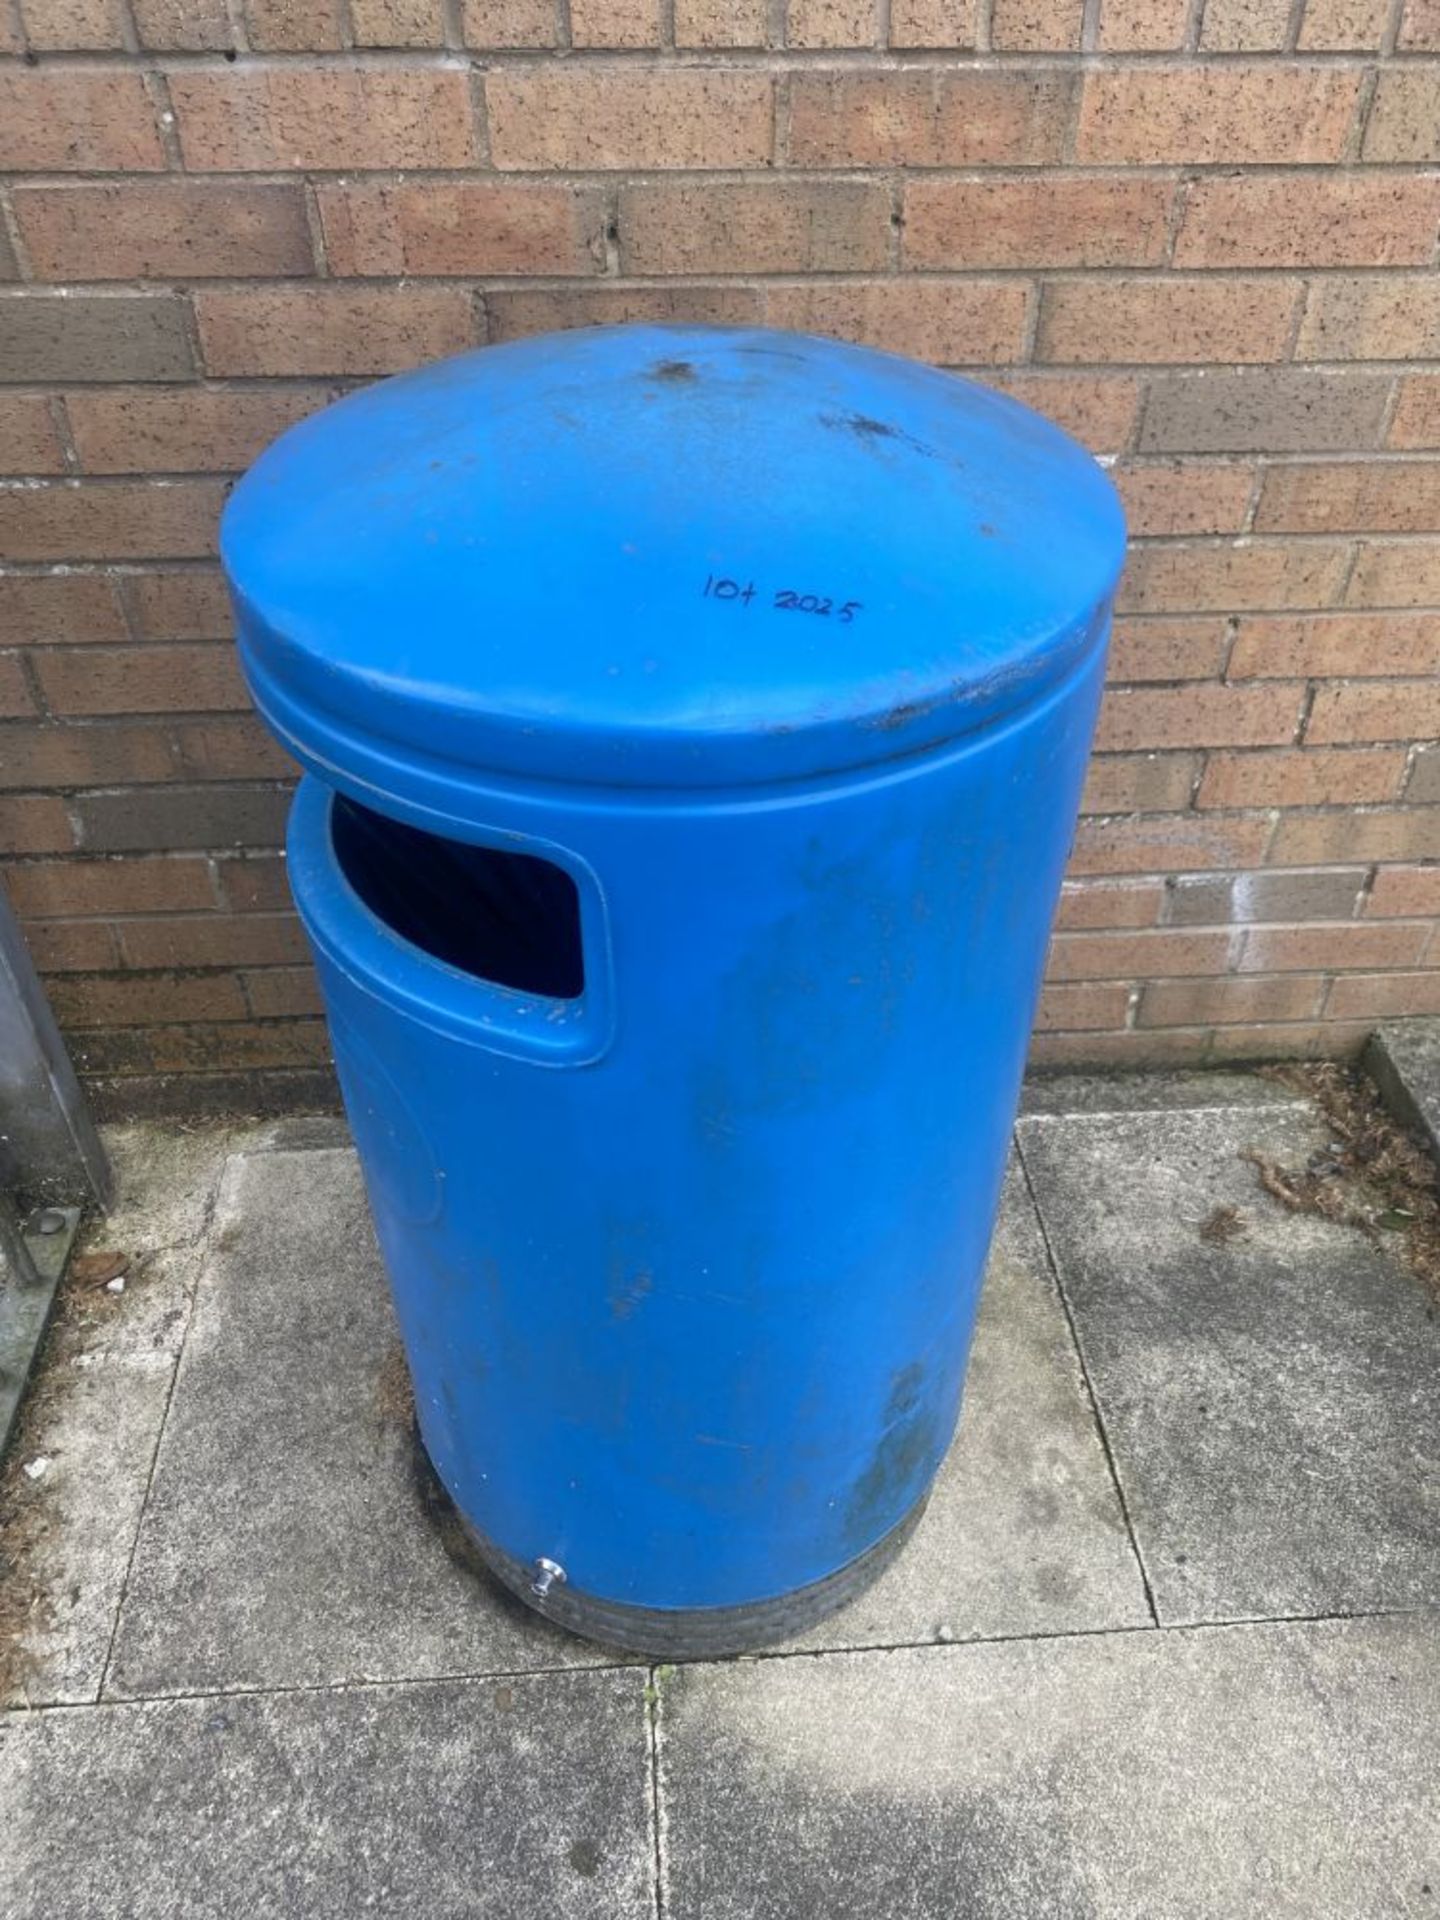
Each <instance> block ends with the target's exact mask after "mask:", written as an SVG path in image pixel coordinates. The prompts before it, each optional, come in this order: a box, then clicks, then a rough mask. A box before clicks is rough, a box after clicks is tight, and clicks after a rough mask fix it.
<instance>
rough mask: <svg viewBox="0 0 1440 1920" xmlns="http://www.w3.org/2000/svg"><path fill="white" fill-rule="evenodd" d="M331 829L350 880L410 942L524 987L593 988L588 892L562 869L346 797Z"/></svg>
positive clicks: (558, 992)
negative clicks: (588, 972) (585, 937)
mask: <svg viewBox="0 0 1440 1920" xmlns="http://www.w3.org/2000/svg"><path fill="white" fill-rule="evenodd" d="M330 831H331V837H332V840H333V843H334V847H335V857H336V859H337V860H338V861H339V863H340V868H341V871H342V872H343V873H344V875H345V878H346V879H347V880H348V881H349V883H350V885H351V886H352V887H353V888H354V890H355V892H356V893H357V894H358V895H359V896H360V898H361V899H362V900H363V901H364V902H365V905H366V906H367V907H368V908H369V909H370V911H371V912H372V913H373V914H374V915H375V916H376V918H377V919H380V920H383V921H384V922H385V924H386V926H387V927H389V928H391V930H392V931H393V932H395V933H398V934H399V935H400V937H401V939H402V940H408V941H409V942H410V944H411V945H412V946H415V947H419V948H420V949H421V951H422V952H424V953H428V954H431V955H432V956H433V957H434V958H435V959H436V960H443V961H444V962H445V964H446V965H447V966H451V967H458V968H459V969H460V970H461V971H462V972H464V973H471V974H474V975H475V976H476V977H477V978H478V979H481V980H489V981H492V982H493V983H494V984H495V985H496V986H500V987H513V988H514V989H515V990H516V991H517V992H519V993H536V994H546V995H548V996H549V997H550V998H552V999H556V1000H574V999H577V998H578V997H579V995H580V994H581V993H583V992H584V990H585V964H584V958H583V956H582V953H581V947H580V896H579V894H578V892H577V891H576V887H575V882H574V881H573V880H572V879H571V878H570V875H569V874H568V873H566V872H565V871H564V869H563V868H562V867H557V866H554V865H552V863H551V862H550V861H548V860H537V859H536V858H535V856H534V855H533V854H529V853H505V852H502V851H501V850H500V849H499V848H497V847H472V846H469V845H467V844H466V843H465V842H463V841H460V840H444V839H441V838H440V836H439V835H438V834H433V833H425V832H422V831H421V829H420V828H419V827H410V826H406V825H405V824H404V823H403V822H401V821H399V820H388V819H386V817H385V816H384V814H379V813H371V812H370V811H369V810H368V809H367V808H365V807H361V806H357V805H356V804H355V802H354V801H353V800H346V799H343V798H341V797H339V796H337V797H336V800H335V802H334V807H333V811H332V813H331V824H330Z"/></svg>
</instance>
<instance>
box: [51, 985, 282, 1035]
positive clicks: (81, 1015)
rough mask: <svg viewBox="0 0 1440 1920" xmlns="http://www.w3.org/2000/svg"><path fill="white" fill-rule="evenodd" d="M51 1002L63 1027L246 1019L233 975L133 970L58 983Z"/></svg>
mask: <svg viewBox="0 0 1440 1920" xmlns="http://www.w3.org/2000/svg"><path fill="white" fill-rule="evenodd" d="M50 1004H51V1005H52V1007H53V1008H54V1009H55V1016H56V1018H57V1019H58V1020H59V1021H60V1023H61V1025H62V1026H65V1027H137V1026H138V1027H146V1026H151V1025H156V1026H161V1025H165V1024H168V1023H173V1022H177V1021H187V1020H243V1019H245V1018H246V1014H247V1009H246V1006H245V997H244V995H243V994H242V993H241V991H240V983H239V981H238V980H237V979H236V978H235V976H234V975H233V974H229V973H212V974H190V975H186V974H183V973H150V974H144V973H132V974H129V975H120V976H117V977H114V978H105V977H103V976H96V977H94V978H91V979H86V980H66V981H63V982H61V981H57V982H56V984H55V985H54V986H53V987H52V988H51V990H50Z"/></svg>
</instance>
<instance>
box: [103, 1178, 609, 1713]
mask: <svg viewBox="0 0 1440 1920" xmlns="http://www.w3.org/2000/svg"><path fill="white" fill-rule="evenodd" d="M210 1247H211V1253H210V1259H209V1263H208V1267H207V1271H206V1273H205V1275H204V1276H203V1279H202V1282H201V1285H200V1288H199V1292H198V1295H197V1299H196V1304H195V1310H194V1314H193V1317H192V1322H191V1328H190V1333H189V1337H188V1340H187V1343H186V1347H185V1352H184V1355H183V1358H182V1360H181V1363H180V1368H179V1371H178V1375H177V1379H176V1384H175V1393H174V1398H173V1402H172V1405H171V1409H170V1414H169V1417H168V1420H167V1422H166V1427H165V1433H164V1436H163V1439H162V1442H161V1446H160V1450H159V1455H158V1457H157V1461H156V1468H155V1475H154V1480H153V1484H152V1488H151V1493H150V1499H149V1503H148V1505H147V1508H146V1512H145V1517H144V1521H143V1524H142V1526H141V1530H140V1537H139V1542H138V1545H137V1548H136V1553H135V1561H134V1566H133V1569H132V1572H131V1577H130V1581H129V1585H128V1588H127V1592H126V1598H125V1605H124V1609H123V1613H122V1617H121V1621H120V1627H119V1632H118V1634H117V1636H116V1648H115V1659H114V1665H113V1668H112V1672H111V1676H110V1680H109V1683H108V1686H107V1693H108V1694H110V1695H111V1696H113V1697H123V1696H134V1695H149V1694H163V1693H178V1692H189V1691H204V1690H207V1689H210V1688H245V1687H280V1686H323V1685H330V1684H335V1683H337V1682H341V1681H350V1680H384V1679H414V1678H422V1677H426V1676H440V1675H453V1674H480V1673H495V1672H507V1671H513V1670H521V1669H527V1670H528V1669H533V1668H541V1667H560V1666H567V1665H574V1666H581V1665H595V1664H598V1663H601V1662H604V1661H606V1660H607V1659H608V1658H609V1657H610V1656H608V1655H607V1654H606V1653H605V1652H604V1651H602V1650H601V1649H599V1648H595V1647H591V1646H588V1645H586V1644H585V1643H582V1642H580V1641H578V1640H574V1639H571V1638H570V1637H569V1636H568V1635H566V1634H563V1633H561V1632H560V1631H558V1630H557V1629H556V1628H553V1627H551V1626H549V1625H548V1624H547V1623H546V1622H545V1621H543V1620H541V1619H540V1618H539V1617H538V1616H537V1615H535V1614H532V1613H531V1612H530V1611H529V1610H528V1609H527V1608H523V1607H521V1606H520V1605H519V1603H518V1602H515V1601H513V1600H510V1599H509V1598H508V1597H506V1596H504V1595H502V1594H501V1593H500V1592H499V1590H498V1589H497V1588H495V1587H493V1586H491V1585H490V1584H489V1583H487V1582H483V1581H481V1580H479V1579H478V1578H477V1577H476V1576H475V1575H474V1574H472V1573H471V1572H469V1571H468V1570H467V1569H465V1568H463V1567H461V1566H458V1565H456V1564H455V1562H454V1561H452V1560H451V1559H450V1557H449V1556H448V1554H447V1552H446V1549H445V1546H444V1544H443V1540H442V1537H441V1533H440V1531H439V1530H438V1529H437V1527H436V1526H435V1524H434V1522H433V1521H432V1519H431V1518H430V1517H429V1515H428V1514H427V1513H426V1511H425V1510H424V1507H423V1505H422V1501H421V1498H420V1495H419V1493H418V1491H417V1486H416V1479H415V1473H414V1464H413V1461H414V1456H413V1447H412V1442H411V1415H410V1401H409V1394H408V1382H407V1380H406V1376H405V1371H404V1362H403V1356H402V1354H401V1350H400V1345H399V1339H398V1336H397V1334H396V1331H395V1326H394V1320H393V1316H392V1313H391V1308H390V1300H389V1292H388V1288H387V1285H386V1281H385V1278H384V1274H383V1272H382V1269H381V1265H380V1257H379V1253H378V1251H377V1249H376V1247H375V1242H374V1237H373V1234H372V1231H371V1227H370V1219H369V1214H368V1212H367V1210H366V1205H365V1196H364V1191H363V1188H362V1185H361V1179H360V1172H359V1167H358V1165H357V1163H356V1161H355V1157H354V1155H353V1154H352V1153H349V1152H347V1151H337V1150H322V1151H310V1152H285V1151H268V1152H260V1153H256V1154H254V1155H237V1156H236V1157H235V1158H233V1159H232V1160H231V1161H230V1162H229V1165H228V1168H227V1171H226V1177H225V1181H224V1184H223V1187H222V1192H221V1198H220V1202H219V1204H218V1206H217V1209H216V1214H215V1221H214V1227H213V1231H212V1236H211V1242H210Z"/></svg>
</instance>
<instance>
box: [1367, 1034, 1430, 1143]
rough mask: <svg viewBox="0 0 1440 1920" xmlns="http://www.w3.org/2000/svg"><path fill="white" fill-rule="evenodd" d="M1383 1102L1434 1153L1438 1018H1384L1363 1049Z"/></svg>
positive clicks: (1368, 1067)
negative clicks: (1414, 1129)
mask: <svg viewBox="0 0 1440 1920" xmlns="http://www.w3.org/2000/svg"><path fill="white" fill-rule="evenodd" d="M1365 1066H1366V1068H1367V1069H1368V1070H1369V1072H1370V1074H1371V1076H1372V1078H1373V1079H1374V1081H1375V1084H1376V1086H1378V1087H1379V1089H1380V1092H1381V1095H1382V1096H1383V1098H1384V1101H1385V1104H1386V1106H1388V1107H1389V1109H1390V1111H1391V1112H1392V1113H1393V1114H1394V1115H1395V1116H1396V1117H1397V1118H1398V1119H1399V1120H1401V1121H1402V1122H1403V1123H1404V1124H1405V1125H1406V1126H1407V1127H1414V1128H1416V1129H1417V1131H1419V1132H1421V1133H1423V1134H1424V1135H1425V1136H1426V1138H1427V1139H1428V1140H1429V1142H1430V1145H1431V1147H1432V1148H1433V1149H1434V1151H1435V1152H1436V1153H1437V1154H1440V1020H1387V1021H1386V1023H1385V1025H1384V1026H1383V1027H1378V1028H1377V1029H1376V1031H1375V1032H1374V1034H1373V1035H1372V1036H1371V1038H1370V1043H1369V1045H1368V1046H1367V1047H1366V1049H1365Z"/></svg>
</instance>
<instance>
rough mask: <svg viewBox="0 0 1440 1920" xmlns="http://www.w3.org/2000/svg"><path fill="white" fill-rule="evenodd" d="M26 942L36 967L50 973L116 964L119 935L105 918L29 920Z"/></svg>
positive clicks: (89, 970) (79, 970) (77, 970)
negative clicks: (117, 938)
mask: <svg viewBox="0 0 1440 1920" xmlns="http://www.w3.org/2000/svg"><path fill="white" fill-rule="evenodd" d="M25 944H26V946H27V947H28V948H29V949H30V958H31V959H32V960H33V961H34V962H35V967H36V971H37V972H39V973H42V974H45V975H47V976H48V975H51V974H56V973H94V972H97V971H99V970H101V969H103V968H105V967H113V966H114V965H115V956H116V942H115V935H114V932H113V930H112V929H111V927H109V926H108V925H107V924H106V923H105V922H104V921H101V920H27V921H26V922H25Z"/></svg>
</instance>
